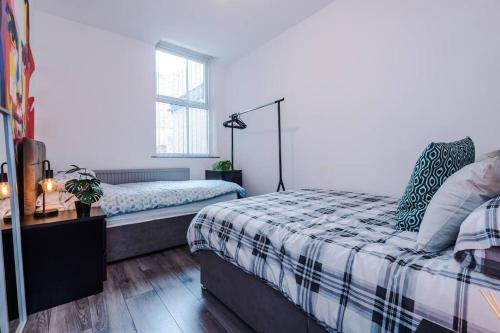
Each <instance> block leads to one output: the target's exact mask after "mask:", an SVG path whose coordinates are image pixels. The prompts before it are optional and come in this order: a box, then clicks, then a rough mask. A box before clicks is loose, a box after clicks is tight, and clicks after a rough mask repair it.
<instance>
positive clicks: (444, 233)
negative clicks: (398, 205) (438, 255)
mask: <svg viewBox="0 0 500 333" xmlns="http://www.w3.org/2000/svg"><path fill="white" fill-rule="evenodd" d="M499 194H500V157H494V158H488V159H484V160H482V161H480V162H476V163H473V164H469V165H467V166H465V167H464V168H462V169H461V170H459V171H457V172H456V173H455V174H453V175H451V176H450V177H449V178H448V179H447V180H446V181H445V182H444V184H443V185H442V186H441V187H440V188H439V190H438V191H437V192H436V194H435V195H434V197H433V198H432V200H431V202H430V203H429V206H428V207H427V210H426V212H425V215H424V219H423V220H422V224H421V225H420V230H419V232H418V236H417V244H418V249H420V250H424V251H428V252H436V251H441V250H444V249H446V248H448V247H449V246H451V245H453V244H454V243H455V241H456V239H457V236H458V232H459V231H460V225H461V224H462V222H463V221H464V220H465V219H466V218H467V216H469V214H470V213H471V212H472V211H473V210H474V209H476V208H477V207H479V206H481V205H482V204H483V203H485V202H486V201H488V200H489V199H491V198H493V197H496V196H498V195H499Z"/></svg>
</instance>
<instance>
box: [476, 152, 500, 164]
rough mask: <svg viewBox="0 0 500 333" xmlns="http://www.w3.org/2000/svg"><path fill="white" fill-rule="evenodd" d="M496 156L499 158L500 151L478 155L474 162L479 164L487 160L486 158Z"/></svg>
mask: <svg viewBox="0 0 500 333" xmlns="http://www.w3.org/2000/svg"><path fill="white" fill-rule="evenodd" d="M497 156H498V157H500V150H494V151H490V152H489V153H486V154H482V155H479V157H478V158H477V159H476V162H481V161H484V160H487V159H488V158H493V157H497Z"/></svg>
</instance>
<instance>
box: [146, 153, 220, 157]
mask: <svg viewBox="0 0 500 333" xmlns="http://www.w3.org/2000/svg"><path fill="white" fill-rule="evenodd" d="M151 157H152V158H220V156H212V155H178V154H154V155H151Z"/></svg>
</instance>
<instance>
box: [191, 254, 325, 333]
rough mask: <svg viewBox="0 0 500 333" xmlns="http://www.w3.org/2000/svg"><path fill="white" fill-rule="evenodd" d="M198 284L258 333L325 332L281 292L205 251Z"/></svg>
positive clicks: (201, 257)
mask: <svg viewBox="0 0 500 333" xmlns="http://www.w3.org/2000/svg"><path fill="white" fill-rule="evenodd" d="M199 257H200V263H201V284H202V285H203V287H204V288H205V289H206V290H207V291H208V292H210V293H211V294H212V295H214V296H215V297H216V298H218V299H219V300H220V301H221V302H222V303H224V304H225V305H226V306H227V307H228V308H229V309H231V310H232V311H233V312H234V313H235V314H236V315H238V317H240V318H241V319H242V320H243V321H244V322H246V323H247V324H248V325H249V326H250V327H252V328H253V329H254V330H256V331H257V332H259V333H276V332H297V333H302V332H304V333H325V332H327V331H326V330H325V329H324V328H323V327H322V326H320V325H319V324H318V323H317V322H316V321H314V320H313V319H311V318H309V317H308V316H307V314H306V313H305V312H303V311H302V310H300V309H299V308H297V307H296V306H295V305H294V304H293V303H292V302H290V301H289V300H288V299H286V298H285V296H283V295H282V294H281V293H279V292H278V291H276V290H274V289H273V288H271V287H270V286H268V285H267V284H265V283H264V282H263V281H261V280H260V279H258V278H256V277H253V276H251V275H249V274H246V273H245V272H244V271H242V270H241V269H239V268H237V267H236V266H234V265H232V264H231V263H229V262H226V261H224V260H222V259H221V258H219V257H218V256H217V255H216V254H214V253H212V252H208V251H202V252H200V253H199Z"/></svg>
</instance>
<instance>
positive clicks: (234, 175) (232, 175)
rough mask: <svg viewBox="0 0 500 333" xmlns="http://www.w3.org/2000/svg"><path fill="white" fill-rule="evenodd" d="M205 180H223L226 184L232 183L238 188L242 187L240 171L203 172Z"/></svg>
mask: <svg viewBox="0 0 500 333" xmlns="http://www.w3.org/2000/svg"><path fill="white" fill-rule="evenodd" d="M205 179H207V180H213V179H217V180H225V181H226V182H232V183H236V184H238V185H240V186H243V176H242V174H241V170H229V171H214V170H205Z"/></svg>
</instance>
